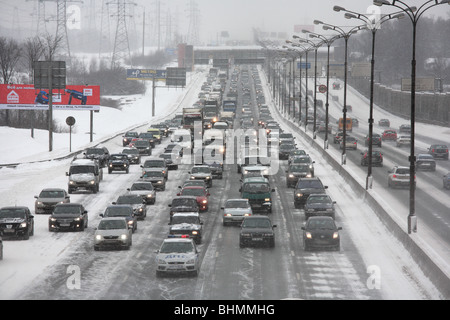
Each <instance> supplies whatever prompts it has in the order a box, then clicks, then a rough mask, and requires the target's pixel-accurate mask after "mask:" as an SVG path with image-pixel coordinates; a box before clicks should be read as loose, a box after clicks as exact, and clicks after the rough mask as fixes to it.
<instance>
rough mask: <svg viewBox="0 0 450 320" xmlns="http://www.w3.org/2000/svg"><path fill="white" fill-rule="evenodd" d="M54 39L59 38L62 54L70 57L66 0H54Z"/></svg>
mask: <svg viewBox="0 0 450 320" xmlns="http://www.w3.org/2000/svg"><path fill="white" fill-rule="evenodd" d="M56 39H61V42H60V49H61V51H62V55H65V56H67V57H68V58H69V59H70V47H69V37H68V36H67V0H56Z"/></svg>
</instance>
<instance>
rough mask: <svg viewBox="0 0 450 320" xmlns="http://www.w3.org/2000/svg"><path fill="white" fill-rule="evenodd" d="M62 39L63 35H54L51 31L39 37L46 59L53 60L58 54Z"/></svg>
mask: <svg viewBox="0 0 450 320" xmlns="http://www.w3.org/2000/svg"><path fill="white" fill-rule="evenodd" d="M62 39H63V37H62V35H61V36H52V35H51V34H49V33H47V34H45V35H43V36H41V37H39V42H40V43H41V45H42V48H43V55H44V58H45V60H46V61H53V58H54V57H55V56H56V52H57V51H58V49H59V47H60V46H61V42H62Z"/></svg>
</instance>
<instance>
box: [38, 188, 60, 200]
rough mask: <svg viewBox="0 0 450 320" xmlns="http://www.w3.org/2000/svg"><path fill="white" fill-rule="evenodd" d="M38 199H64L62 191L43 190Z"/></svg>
mask: <svg viewBox="0 0 450 320" xmlns="http://www.w3.org/2000/svg"><path fill="white" fill-rule="evenodd" d="M39 198H64V191H62V190H43V191H41V193H40V194H39Z"/></svg>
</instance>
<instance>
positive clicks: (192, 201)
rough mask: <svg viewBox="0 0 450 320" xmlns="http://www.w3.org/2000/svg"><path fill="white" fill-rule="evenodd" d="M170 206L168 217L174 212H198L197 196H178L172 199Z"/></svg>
mask: <svg viewBox="0 0 450 320" xmlns="http://www.w3.org/2000/svg"><path fill="white" fill-rule="evenodd" d="M168 206H169V207H170V219H172V216H173V215H174V213H176V212H199V210H200V209H199V207H198V203H197V197H195V196H178V197H176V198H173V199H172V203H170V204H169V205H168Z"/></svg>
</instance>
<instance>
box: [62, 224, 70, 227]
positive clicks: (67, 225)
mask: <svg viewBox="0 0 450 320" xmlns="http://www.w3.org/2000/svg"><path fill="white" fill-rule="evenodd" d="M60 226H61V227H69V226H70V223H61V224H60Z"/></svg>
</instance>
